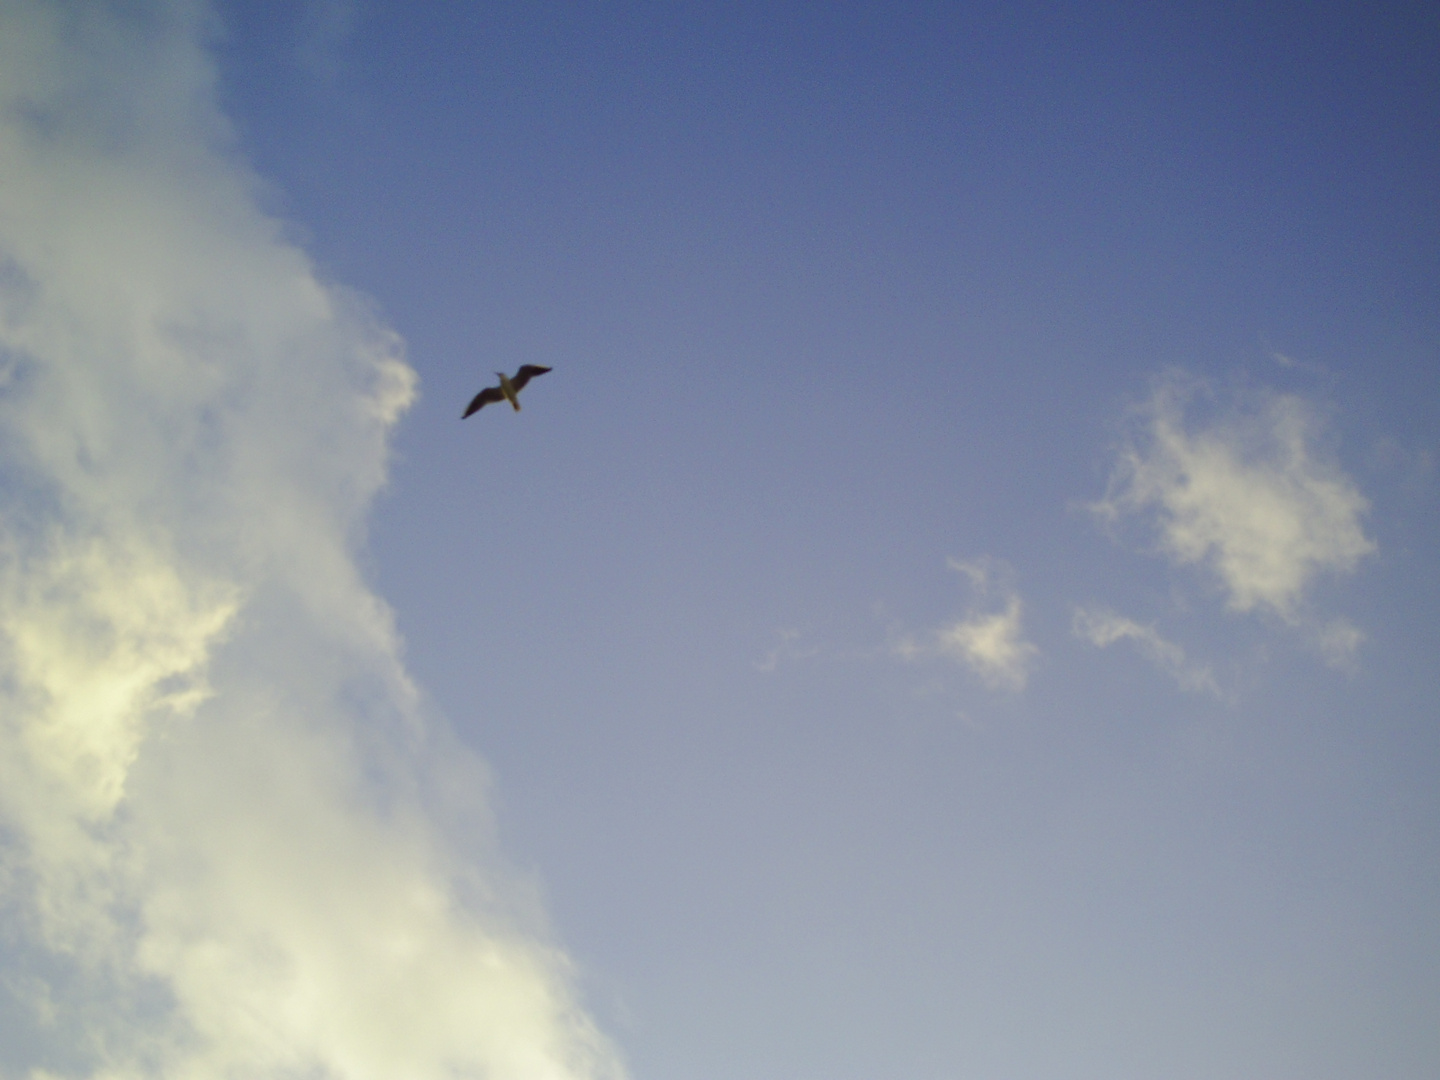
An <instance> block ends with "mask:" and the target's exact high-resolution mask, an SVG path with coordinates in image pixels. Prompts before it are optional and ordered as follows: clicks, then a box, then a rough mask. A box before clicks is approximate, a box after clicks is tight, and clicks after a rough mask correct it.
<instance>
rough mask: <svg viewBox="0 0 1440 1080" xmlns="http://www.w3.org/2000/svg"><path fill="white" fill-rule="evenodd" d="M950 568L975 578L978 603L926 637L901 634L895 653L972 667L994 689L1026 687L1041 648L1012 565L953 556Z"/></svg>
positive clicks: (997, 561) (972, 584) (974, 588)
mask: <svg viewBox="0 0 1440 1080" xmlns="http://www.w3.org/2000/svg"><path fill="white" fill-rule="evenodd" d="M949 566H950V568H951V569H952V570H955V571H956V572H958V573H960V574H963V575H964V576H965V577H966V578H968V579H969V581H970V585H971V588H972V591H973V592H974V593H975V594H976V597H977V603H975V604H972V605H971V607H970V608H969V610H967V612H966V613H965V615H964V616H963V617H962V618H960V619H957V620H956V621H955V622H953V623H951V624H949V625H947V626H943V627H941V628H940V629H938V630H934V631H932V632H931V633H929V634H927V635H924V636H923V637H920V638H916V637H914V636H910V635H905V636H902V637H900V638H899V639H898V640H897V641H896V642H895V643H894V645H893V647H892V649H893V651H894V653H895V654H896V655H897V656H900V657H901V658H903V659H905V660H912V661H914V660H922V659H927V658H931V657H944V658H946V659H950V660H953V661H955V662H956V663H960V664H963V665H965V666H966V667H968V668H970V669H971V670H972V671H974V672H975V674H976V675H978V676H979V677H980V679H981V681H982V682H984V683H985V685H986V686H989V687H990V688H991V689H996V690H1000V689H1004V690H1014V691H1019V690H1023V689H1025V684H1026V682H1027V681H1028V680H1029V677H1030V668H1031V665H1032V664H1033V663H1034V660H1035V657H1036V656H1038V655H1039V650H1038V649H1037V648H1036V647H1035V646H1034V645H1032V644H1031V643H1030V642H1028V641H1026V640H1025V635H1024V629H1023V627H1022V625H1021V616H1022V612H1023V610H1024V605H1023V604H1022V602H1021V600H1020V596H1019V594H1018V593H1017V592H1016V591H1015V588H1014V586H1013V585H1012V584H1010V577H1011V575H1010V572H1009V568H1008V567H1007V566H1005V564H1004V563H1002V562H1000V561H999V560H996V559H991V558H987V557H982V558H979V559H974V560H971V561H968V562H964V561H959V560H956V559H951V560H949ZM997 604H998V607H997Z"/></svg>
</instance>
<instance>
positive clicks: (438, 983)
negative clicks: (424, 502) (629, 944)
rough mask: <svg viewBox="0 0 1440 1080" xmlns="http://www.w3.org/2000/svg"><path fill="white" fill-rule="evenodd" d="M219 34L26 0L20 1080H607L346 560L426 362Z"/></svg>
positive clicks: (17, 372)
mask: <svg viewBox="0 0 1440 1080" xmlns="http://www.w3.org/2000/svg"><path fill="white" fill-rule="evenodd" d="M211 18H212V16H211V15H210V13H209V12H208V11H207V10H206V9H205V8H204V7H203V6H202V5H200V4H197V3H189V2H182V0H175V2H164V0H155V2H152V3H127V4H118V3H107V2H104V0H75V2H67V3H55V2H50V0H0V910H3V916H4V920H5V926H6V927H7V930H8V933H7V935H6V937H5V938H4V939H3V940H0V970H3V972H4V976H3V979H0V1031H3V1032H4V1033H5V1038H4V1040H3V1042H4V1045H3V1047H0V1075H11V1076H17V1077H18V1076H26V1077H32V1078H41V1077H59V1076H75V1077H96V1078H100V1077H104V1078H106V1080H128V1078H131V1077H136V1078H138V1077H156V1076H165V1077H174V1078H195V1080H201V1078H204V1080H213V1078H217V1077H231V1076H247V1077H300V1076H307V1077H316V1076H326V1077H336V1078H344V1080H372V1078H373V1080H380V1078H382V1077H383V1078H386V1080H389V1078H393V1077H396V1076H405V1077H408V1078H411V1080H431V1078H433V1080H441V1078H447V1080H448V1078H453V1077H457V1076H485V1077H489V1078H493V1080H577V1078H590V1077H600V1076H617V1075H619V1074H620V1072H621V1069H620V1067H619V1065H618V1064H617V1062H616V1058H615V1055H614V1053H613V1051H612V1049H611V1048H610V1047H609V1045H608V1044H607V1043H606V1041H605V1040H604V1039H603V1038H602V1037H601V1036H600V1035H599V1034H598V1033H597V1032H596V1031H595V1029H594V1027H593V1025H592V1024H591V1023H590V1021H589V1020H588V1019H587V1017H586V1016H585V1015H584V1013H583V1012H582V1011H581V1010H580V1009H579V1008H578V1006H577V1004H576V1002H575V999H574V995H573V992H572V990H571V987H570V975H569V972H568V970H567V964H566V961H565V958H564V956H563V955H562V954H561V953H559V952H558V951H557V950H556V949H555V948H554V947H553V946H551V945H549V944H547V942H546V940H545V937H544V934H543V932H542V930H541V929H540V925H541V916H540V915H539V913H538V912H536V911H534V910H533V909H532V907H531V906H530V905H529V904H528V903H527V902H526V901H525V900H524V899H523V891H522V890H521V889H519V888H518V887H517V886H516V885H515V884H514V883H513V881H512V879H511V877H510V876H509V875H508V874H507V872H506V871H505V869H504V867H503V864H502V863H501V860H500V859H499V857H498V855H497V854H496V853H495V851H494V848H493V844H492V843H491V841H490V839H489V836H488V827H489V826H488V819H487V815H486V810H485V800H484V784H485V776H484V769H483V766H482V765H481V763H480V762H478V761H477V760H475V759H474V758H473V757H471V756H470V755H469V754H468V753H467V752H466V751H464V749H463V748H460V747H458V746H455V745H454V744H453V742H452V740H451V739H450V737H449V736H448V735H447V733H446V729H445V728H444V726H443V725H440V724H437V723H436V722H435V721H434V719H433V718H432V717H429V716H428V715H427V714H426V712H425V709H424V707H423V705H422V702H421V699H420V697H419V695H418V694H417V693H416V691H415V689H414V687H412V685H411V684H410V681H409V679H408V677H407V675H406V673H405V670H404V668H403V666H402V664H401V662H400V659H399V643H398V641H397V639H396V635H395V631H394V629H393V625H392V620H391V617H390V613H389V611H388V609H387V608H386V606H385V605H384V603H383V602H382V601H380V600H379V599H378V598H377V597H376V596H374V595H373V594H372V593H371V592H370V591H369V590H368V589H367V588H366V586H365V584H364V582H363V580H362V579H361V576H360V574H359V573H358V571H357V568H356V565H355V561H354V558H353V551H354V548H355V545H356V543H357V541H358V540H359V539H360V538H361V537H362V535H363V529H364V518H365V514H366V512H367V508H368V505H369V503H370V500H371V499H372V497H373V496H374V494H375V492H376V491H377V489H378V488H379V487H380V486H381V485H382V484H383V482H384V478H385V467H386V454H387V436H388V432H389V430H390V428H391V426H392V425H393V424H394V422H395V421H396V419H397V418H398V417H399V415H400V414H401V413H402V412H403V410H404V409H405V408H406V407H407V405H408V404H409V403H410V401H411V400H412V398H413V395H414V385H415V379H414V375H413V373H412V371H411V370H410V368H409V367H408V366H407V365H406V364H405V362H404V359H403V355H402V349H401V345H400V342H399V341H398V340H397V339H396V338H395V336H394V335H393V334H392V333H390V332H389V331H387V330H386V329H385V328H384V327H383V326H382V325H380V324H379V323H378V322H377V321H376V320H375V319H374V318H373V317H372V315H371V314H370V312H369V311H368V309H367V307H366V305H365V304H364V302H363V301H362V300H360V299H359V298H357V297H354V296H352V295H349V294H347V293H346V292H345V291H344V290H343V289H340V288H338V287H335V286H333V285H330V284H327V283H325V282H324V281H322V280H320V279H319V278H318V277H317V275H316V273H315V272H314V269H313V268H312V266H311V265H310V263H309V262H308V260H307V259H306V257H305V256H304V254H303V253H302V252H300V251H299V250H297V249H296V248H295V247H294V246H293V245H291V244H289V243H287V242H286V241H285V239H284V236H283V231H282V229H281V228H280V226H279V225H277V223H276V222H274V221H273V220H271V219H269V218H267V217H266V216H265V215H264V214H263V213H261V212H260V211H259V210H258V209H257V207H256V201H255V191H256V188H257V187H258V184H257V182H256V180H255V179H254V177H253V176H252V175H251V174H250V173H249V172H248V171H247V170H246V169H245V168H244V167H243V165H242V164H241V163H239V161H238V160H237V157H236V154H235V152H234V148H233V146H232V145H231V142H230V136H229V132H228V129H227V126H226V124H225V121H224V119H223V117H222V116H221V115H220V114H219V113H218V111H217V109H216V107H215V104H214V85H213V82H214V73H213V70H212V66H211V62H210V59H209V57H208V55H207V53H206V51H205V49H204V45H203V43H204V40H205V36H206V34H207V32H208V29H209V24H210V20H211Z"/></svg>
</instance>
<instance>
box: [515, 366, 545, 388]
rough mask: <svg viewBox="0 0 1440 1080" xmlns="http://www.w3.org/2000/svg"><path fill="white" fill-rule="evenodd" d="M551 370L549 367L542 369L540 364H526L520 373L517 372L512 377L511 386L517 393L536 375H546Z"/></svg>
mask: <svg viewBox="0 0 1440 1080" xmlns="http://www.w3.org/2000/svg"><path fill="white" fill-rule="evenodd" d="M549 370H550V369H549V368H548V367H541V366H540V365H539V364H526V365H525V366H524V367H522V368H521V369H520V370H519V371H517V372H515V374H514V375H513V376H511V379H510V385H511V386H513V387H515V389H516V390H517V391H518V390H521V389H523V388H524V386H525V384H526V383H528V382H529V381H530V380H531V379H533V378H534V377H535V376H536V375H544V374H545V373H546V372H547V371H549Z"/></svg>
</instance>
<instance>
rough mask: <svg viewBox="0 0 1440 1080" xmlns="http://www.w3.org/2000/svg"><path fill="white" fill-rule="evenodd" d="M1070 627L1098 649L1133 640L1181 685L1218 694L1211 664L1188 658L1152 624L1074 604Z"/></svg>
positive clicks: (1154, 662) (1182, 687)
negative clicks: (1146, 624) (1147, 624)
mask: <svg viewBox="0 0 1440 1080" xmlns="http://www.w3.org/2000/svg"><path fill="white" fill-rule="evenodd" d="M1071 629H1072V630H1073V632H1074V634H1075V636H1076V637H1078V638H1081V639H1082V640H1085V641H1088V642H1089V643H1090V644H1091V645H1094V646H1096V647H1097V648H1101V649H1104V648H1108V647H1109V646H1111V645H1113V644H1115V642H1117V641H1133V642H1134V643H1135V647H1136V648H1137V649H1139V650H1140V655H1142V656H1144V657H1145V658H1146V659H1147V660H1149V661H1150V662H1151V663H1152V664H1154V665H1155V666H1156V667H1158V668H1160V670H1162V671H1164V672H1165V673H1166V674H1167V675H1169V676H1170V677H1171V678H1173V679H1174V680H1175V681H1176V682H1177V683H1179V685H1180V689H1182V690H1186V691H1191V692H1205V693H1210V694H1215V695H1216V696H1217V697H1218V696H1219V695H1220V687H1219V685H1218V684H1217V683H1216V682H1215V676H1214V675H1213V674H1212V673H1211V671H1210V666H1209V665H1208V664H1196V663H1193V662H1192V661H1190V660H1189V659H1188V658H1187V657H1186V656H1185V650H1184V649H1182V648H1181V647H1180V646H1179V645H1177V644H1175V643H1174V642H1173V641H1167V640H1166V639H1165V638H1163V637H1161V636H1160V633H1159V631H1157V630H1156V629H1155V627H1153V626H1145V625H1142V624H1140V623H1138V622H1136V621H1135V620H1134V619H1127V618H1125V617H1124V616H1123V615H1117V614H1115V613H1114V612H1113V611H1107V610H1105V609H1103V608H1088V609H1087V608H1076V609H1075V616H1074V619H1073V620H1072V621H1071Z"/></svg>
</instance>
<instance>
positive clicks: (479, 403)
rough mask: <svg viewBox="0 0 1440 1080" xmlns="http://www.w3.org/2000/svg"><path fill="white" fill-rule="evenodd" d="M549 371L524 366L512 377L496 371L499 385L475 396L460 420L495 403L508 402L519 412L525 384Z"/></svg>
mask: <svg viewBox="0 0 1440 1080" xmlns="http://www.w3.org/2000/svg"><path fill="white" fill-rule="evenodd" d="M549 370H550V369H549V368H548V367H541V366H540V365H539V364H526V365H525V366H524V367H522V368H521V369H520V370H519V371H517V372H515V374H514V375H513V376H511V375H506V374H505V373H504V372H503V371H497V372H496V373H495V374H496V375H499V376H500V385H499V386H487V387H486V388H485V389H484V390H481V391H480V392H479V393H478V394H476V395H475V398H474V400H473V401H471V402H470V405H469V406H468V407H467V408H466V410H465V413H464V415H463V416H461V417H460V419H461V420H464V419H465V417H466V416H469V415H470V414H471V413H475V412H479V411H480V410H481V409H483V408H484V407H485V406H486V405H489V404H491V403H492V402H496V401H508V402H510V404H511V405H512V406H513V407H514V409H515V411H516V412H519V411H520V391H521V390H523V389H525V384H526V383H528V382H529V381H530V380H531V379H533V378H534V377H535V376H536V375H544V374H545V373H546V372H547V371H549Z"/></svg>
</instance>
